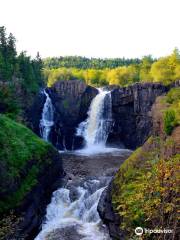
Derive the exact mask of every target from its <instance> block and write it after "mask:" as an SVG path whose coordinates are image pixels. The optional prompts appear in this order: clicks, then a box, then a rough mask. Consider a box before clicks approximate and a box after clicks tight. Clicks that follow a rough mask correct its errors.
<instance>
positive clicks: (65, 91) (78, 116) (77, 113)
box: [48, 80, 98, 150]
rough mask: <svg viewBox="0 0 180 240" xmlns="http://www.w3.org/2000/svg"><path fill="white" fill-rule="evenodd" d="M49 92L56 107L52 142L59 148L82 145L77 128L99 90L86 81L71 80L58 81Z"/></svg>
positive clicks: (74, 147) (85, 116)
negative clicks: (77, 134) (88, 84)
mask: <svg viewBox="0 0 180 240" xmlns="http://www.w3.org/2000/svg"><path fill="white" fill-rule="evenodd" d="M48 92H49V95H50V97H51V100H52V104H53V106H54V109H55V113H54V122H55V125H54V127H53V130H52V136H51V139H52V143H53V144H54V145H55V146H56V147H57V148H58V149H68V150H72V149H76V148H78V147H80V146H81V145H82V139H81V138H80V137H77V136H76V128H77V126H78V124H79V123H80V122H82V121H84V120H85V119H86V118H87V112H88V109H89V106H90V104H91V101H92V99H93V98H94V97H95V96H96V94H97V93H98V90H97V89H96V88H93V87H90V86H87V85H86V84H85V83H84V82H81V81H77V80H71V81H59V82H56V83H55V84H54V85H53V86H52V88H49V89H48Z"/></svg>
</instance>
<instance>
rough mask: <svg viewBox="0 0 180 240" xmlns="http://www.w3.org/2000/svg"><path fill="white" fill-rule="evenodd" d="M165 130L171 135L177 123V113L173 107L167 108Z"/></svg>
mask: <svg viewBox="0 0 180 240" xmlns="http://www.w3.org/2000/svg"><path fill="white" fill-rule="evenodd" d="M163 120H164V131H165V133H166V134H167V135H170V134H171V132H172V130H173V128H174V127H175V125H176V113H175V111H174V110H173V109H167V110H166V111H165V113H164V118H163Z"/></svg>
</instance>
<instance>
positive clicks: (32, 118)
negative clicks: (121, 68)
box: [29, 80, 168, 150]
mask: <svg viewBox="0 0 180 240" xmlns="http://www.w3.org/2000/svg"><path fill="white" fill-rule="evenodd" d="M109 90H110V91H111V98H112V121H113V127H112V129H111V131H110V133H109V136H108V139H107V145H114V146H117V147H118V146H121V145H124V146H125V147H126V148H129V149H135V148H136V147H138V146H140V145H142V144H143V143H144V142H145V140H146V139H147V137H148V136H149V135H150V132H151V129H152V116H151V107H152V104H153V103H154V101H155V99H156V97H158V96H160V95H162V94H165V93H166V92H167V91H168V87H165V86H163V85H162V84H159V83H157V84H156V83H144V84H138V83H137V84H135V85H132V86H129V87H125V88H120V87H118V86H112V87H110V88H109ZM47 92H48V93H49V96H50V97H51V100H52V104H53V106H54V126H53V129H52V131H51V136H50V138H51V142H52V143H53V145H54V146H56V147H57V148H58V149H60V150H64V148H65V149H68V150H72V149H74V150H75V149H78V148H82V146H83V141H82V138H81V137H77V136H76V129H77V127H78V124H79V123H80V122H82V121H84V120H85V119H86V118H87V113H88V109H89V106H90V103H91V101H92V99H93V98H94V97H95V96H96V95H97V93H98V91H97V89H96V88H93V87H91V86H87V85H86V84H85V83H83V82H80V81H76V80H71V81H59V82H56V83H55V84H54V86H53V87H51V88H47ZM44 102H45V96H44V94H43V93H40V94H39V96H38V97H37V98H36V100H35V103H34V105H33V107H32V108H31V111H30V112H29V122H30V123H31V128H32V129H33V131H34V132H35V133H37V134H38V135H40V131H39V121H40V119H41V113H42V109H43V105H44Z"/></svg>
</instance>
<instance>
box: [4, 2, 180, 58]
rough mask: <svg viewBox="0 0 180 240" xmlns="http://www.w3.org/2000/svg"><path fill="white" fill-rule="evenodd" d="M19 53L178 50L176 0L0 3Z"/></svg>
mask: <svg viewBox="0 0 180 240" xmlns="http://www.w3.org/2000/svg"><path fill="white" fill-rule="evenodd" d="M0 6H1V14H0V25H5V26H6V27H7V31H9V32H12V33H14V35H15V36H16V38H17V40H18V42H17V46H18V50H27V51H28V53H29V54H31V55H35V53H36V52H37V51H40V53H41V55H42V56H43V57H46V56H58V55H82V56H89V57H91V56H92V57H94V56H95V57H123V56H125V57H141V56H143V55H147V54H152V55H154V56H161V55H166V54H169V53H170V52H171V51H172V49H173V48H174V47H180V33H179V29H178V27H179V26H178V25H179V9H180V1H179V0H51V1H50V0H13V1H12V0H0Z"/></svg>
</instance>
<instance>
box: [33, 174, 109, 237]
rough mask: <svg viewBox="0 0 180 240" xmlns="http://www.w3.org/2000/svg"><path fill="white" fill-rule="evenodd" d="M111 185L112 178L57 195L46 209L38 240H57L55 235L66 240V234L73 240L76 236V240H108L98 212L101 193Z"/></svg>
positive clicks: (97, 180) (58, 191)
mask: <svg viewBox="0 0 180 240" xmlns="http://www.w3.org/2000/svg"><path fill="white" fill-rule="evenodd" d="M109 181H110V178H109V177H101V178H99V179H94V180H86V181H84V182H83V183H82V184H80V185H79V186H75V185H73V186H72V185H69V186H68V187H67V188H60V189H58V190H57V191H55V192H54V193H53V196H52V200H51V203H50V204H49V205H48V206H47V210H46V217H45V221H44V223H43V225H42V231H41V232H40V233H39V235H38V236H37V237H36V238H35V240H45V239H46V240H50V239H54V238H53V236H54V235H55V236H56V237H57V238H56V239H67V238H63V236H64V235H63V234H65V236H69V237H68V239H74V237H73V236H74V235H73V234H75V236H76V238H75V239H83V240H86V239H87V240H94V239H96V240H109V239H110V238H109V234H108V233H107V229H106V228H104V227H103V225H102V222H101V219H100V217H99V214H98V212H97V205H98V202H99V199H100V196H101V193H102V192H103V190H104V188H105V187H106V186H107V184H108V183H109ZM56 231H57V232H56ZM58 237H59V238H58Z"/></svg>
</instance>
